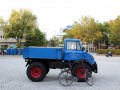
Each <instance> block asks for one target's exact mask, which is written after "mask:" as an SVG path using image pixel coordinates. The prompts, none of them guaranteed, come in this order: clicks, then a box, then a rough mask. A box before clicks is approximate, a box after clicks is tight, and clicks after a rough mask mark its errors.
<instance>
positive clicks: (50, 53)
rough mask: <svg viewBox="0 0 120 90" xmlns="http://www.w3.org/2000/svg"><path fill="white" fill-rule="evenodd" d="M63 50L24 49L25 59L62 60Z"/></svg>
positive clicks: (47, 48) (48, 48) (49, 48)
mask: <svg viewBox="0 0 120 90" xmlns="http://www.w3.org/2000/svg"><path fill="white" fill-rule="evenodd" d="M62 50H63V48H51V47H46V48H44V47H28V48H24V49H23V57H24V58H39V59H62Z"/></svg>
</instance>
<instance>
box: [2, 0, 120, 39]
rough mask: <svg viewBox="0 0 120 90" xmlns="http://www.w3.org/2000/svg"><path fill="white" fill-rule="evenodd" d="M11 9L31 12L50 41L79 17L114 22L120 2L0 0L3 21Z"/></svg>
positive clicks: (114, 0) (93, 0) (117, 0)
mask: <svg viewBox="0 0 120 90" xmlns="http://www.w3.org/2000/svg"><path fill="white" fill-rule="evenodd" d="M12 9H30V10H32V12H33V14H35V15H36V16H37V20H38V24H39V28H40V30H41V31H42V32H45V33H46V35H47V39H50V38H52V37H53V36H54V35H55V34H57V33H59V31H60V29H61V28H65V27H66V26H68V25H72V24H73V23H74V21H78V20H79V19H80V18H81V16H91V17H93V18H94V19H95V20H96V21H97V20H98V21H99V22H104V21H109V20H114V19H115V18H116V17H117V16H118V15H120V0H0V16H1V17H3V18H4V19H5V20H7V19H8V18H9V15H10V13H11V11H12Z"/></svg>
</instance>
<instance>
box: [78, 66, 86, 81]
mask: <svg viewBox="0 0 120 90" xmlns="http://www.w3.org/2000/svg"><path fill="white" fill-rule="evenodd" d="M76 74H77V76H78V77H79V78H80V79H84V78H85V75H86V69H85V68H84V67H78V69H77V70H76Z"/></svg>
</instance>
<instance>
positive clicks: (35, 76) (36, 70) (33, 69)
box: [27, 62, 47, 82]
mask: <svg viewBox="0 0 120 90" xmlns="http://www.w3.org/2000/svg"><path fill="white" fill-rule="evenodd" d="M46 72H47V71H46V68H45V66H44V65H43V64H42V63H39V62H34V63H32V64H30V65H29V66H28V68H27V76H28V78H29V79H30V80H31V81H33V82H39V81H42V80H43V79H44V78H45V76H46Z"/></svg>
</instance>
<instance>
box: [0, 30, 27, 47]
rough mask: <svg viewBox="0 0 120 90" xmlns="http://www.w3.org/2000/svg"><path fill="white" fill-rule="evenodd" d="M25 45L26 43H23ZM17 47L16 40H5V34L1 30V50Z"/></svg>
mask: <svg viewBox="0 0 120 90" xmlns="http://www.w3.org/2000/svg"><path fill="white" fill-rule="evenodd" d="M22 42H23V43H24V42H25V41H22ZM10 47H16V40H15V39H13V38H9V39H5V38H4V33H3V31H2V30H0V48H10Z"/></svg>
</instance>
